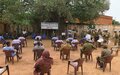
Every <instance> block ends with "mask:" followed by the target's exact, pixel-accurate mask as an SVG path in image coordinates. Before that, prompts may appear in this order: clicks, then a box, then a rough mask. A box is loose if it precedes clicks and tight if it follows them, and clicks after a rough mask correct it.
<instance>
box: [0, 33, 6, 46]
mask: <svg viewBox="0 0 120 75" xmlns="http://www.w3.org/2000/svg"><path fill="white" fill-rule="evenodd" d="M0 43H1V44H3V47H4V46H5V44H6V40H5V39H4V37H3V36H2V35H0Z"/></svg>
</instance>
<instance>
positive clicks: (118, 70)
mask: <svg viewBox="0 0 120 75" xmlns="http://www.w3.org/2000/svg"><path fill="white" fill-rule="evenodd" d="M43 44H44V46H45V49H46V50H49V51H50V54H51V57H53V59H54V64H53V65H52V69H51V75H74V69H73V67H71V66H70V71H69V74H67V63H68V62H67V61H66V60H64V61H62V60H60V58H59V56H60V55H59V54H60V52H59V51H54V50H53V48H52V47H51V42H50V40H43ZM0 47H1V46H0ZM79 48H80V47H79ZM32 49H33V40H28V47H25V48H23V54H22V59H21V60H20V61H19V62H17V61H16V57H15V63H14V64H11V63H8V64H9V67H10V75H33V69H34V68H33V66H34V63H35V61H34V60H33V52H32ZM100 52H101V49H97V50H95V51H94V52H93V61H88V62H84V63H83V71H84V73H83V75H120V54H118V56H116V57H114V58H113V60H112V71H111V72H109V66H107V68H106V70H105V72H103V71H102V70H101V69H99V68H97V69H96V68H95V65H96V57H97V56H98V55H100ZM79 57H80V52H79V49H78V51H71V54H70V58H71V59H77V58H79ZM4 63H5V62H4V53H3V52H2V48H0V65H4ZM77 74H78V75H81V69H79V71H78V73H77ZM3 75H7V73H4V74H3Z"/></svg>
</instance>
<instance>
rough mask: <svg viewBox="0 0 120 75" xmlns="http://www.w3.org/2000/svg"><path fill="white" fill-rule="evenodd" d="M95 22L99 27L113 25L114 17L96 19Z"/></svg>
mask: <svg viewBox="0 0 120 75" xmlns="http://www.w3.org/2000/svg"><path fill="white" fill-rule="evenodd" d="M94 22H95V24H98V25H112V17H111V16H100V17H99V18H97V19H95V20H94Z"/></svg>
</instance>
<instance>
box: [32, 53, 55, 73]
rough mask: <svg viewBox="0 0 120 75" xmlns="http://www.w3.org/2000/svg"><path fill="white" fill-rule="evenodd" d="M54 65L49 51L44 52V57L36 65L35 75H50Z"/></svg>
mask: <svg viewBox="0 0 120 75" xmlns="http://www.w3.org/2000/svg"><path fill="white" fill-rule="evenodd" d="M52 64H53V58H51V57H50V53H49V51H43V53H42V56H41V57H40V58H39V59H38V60H37V61H36V63H35V65H34V68H35V69H34V75H44V74H45V73H48V75H50V69H51V65H52Z"/></svg>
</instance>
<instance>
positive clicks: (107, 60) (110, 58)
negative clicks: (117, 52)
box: [96, 55, 114, 72]
mask: <svg viewBox="0 0 120 75" xmlns="http://www.w3.org/2000/svg"><path fill="white" fill-rule="evenodd" d="M113 57H114V56H113V55H111V56H108V57H105V58H104V61H103V72H104V71H105V68H106V66H107V64H109V66H110V68H109V71H111V61H112V59H113ZM97 64H98V62H96V68H97Z"/></svg>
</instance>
